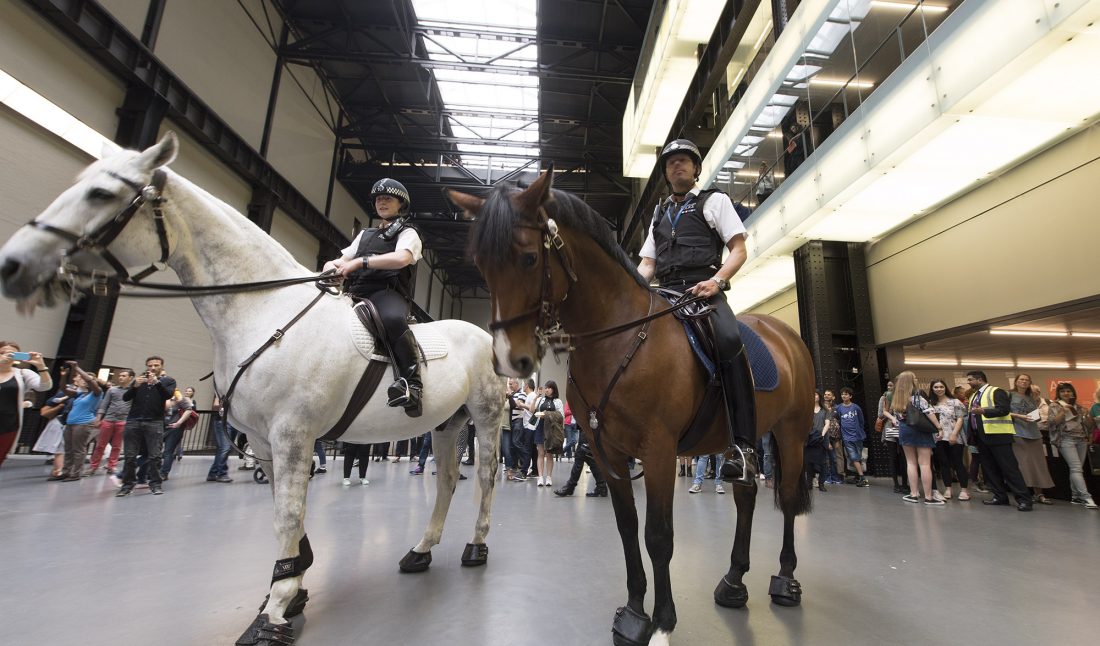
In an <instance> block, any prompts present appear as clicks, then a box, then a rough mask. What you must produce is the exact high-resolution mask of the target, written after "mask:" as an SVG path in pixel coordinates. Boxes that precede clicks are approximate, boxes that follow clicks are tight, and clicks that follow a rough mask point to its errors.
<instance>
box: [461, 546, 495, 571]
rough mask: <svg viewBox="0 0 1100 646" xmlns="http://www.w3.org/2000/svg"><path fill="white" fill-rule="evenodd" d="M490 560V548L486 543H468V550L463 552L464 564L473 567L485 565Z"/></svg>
mask: <svg viewBox="0 0 1100 646" xmlns="http://www.w3.org/2000/svg"><path fill="white" fill-rule="evenodd" d="M488 560H489V546H488V545H486V544H485V543H478V544H474V543H466V549H464V550H462V564H463V565H466V566H470V567H473V566H475V565H485V563H486V562H488Z"/></svg>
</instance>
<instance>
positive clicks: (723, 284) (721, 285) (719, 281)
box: [711, 276, 730, 292]
mask: <svg viewBox="0 0 1100 646" xmlns="http://www.w3.org/2000/svg"><path fill="white" fill-rule="evenodd" d="M711 280H713V281H714V284H716V285H718V289H719V290H721V291H723V292H724V291H728V290H729V288H730V281H728V280H726V279H725V278H719V277H718V276H714V277H713V278H711Z"/></svg>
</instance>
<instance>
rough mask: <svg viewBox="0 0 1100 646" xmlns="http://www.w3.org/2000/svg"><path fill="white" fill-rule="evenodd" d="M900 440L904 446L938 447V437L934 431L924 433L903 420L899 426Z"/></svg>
mask: <svg viewBox="0 0 1100 646" xmlns="http://www.w3.org/2000/svg"><path fill="white" fill-rule="evenodd" d="M899 431H900V432H899V435H898V440H900V441H901V445H902V446H919V447H922V448H926V449H933V448H935V447H936V439H935V436H934V435H933V434H932V433H922V432H921V431H918V430H917V429H915V428H913V427H912V426H909V425H908V424H906V423H905V422H902V423H901V424H900V426H899Z"/></svg>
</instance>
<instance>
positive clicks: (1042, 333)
mask: <svg viewBox="0 0 1100 646" xmlns="http://www.w3.org/2000/svg"><path fill="white" fill-rule="evenodd" d="M989 333H990V334H998V335H1003V336H1069V332H1048V331H1045V330H1007V329H1003V328H1002V329H993V330H990V331H989Z"/></svg>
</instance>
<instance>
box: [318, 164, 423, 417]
mask: <svg viewBox="0 0 1100 646" xmlns="http://www.w3.org/2000/svg"><path fill="white" fill-rule="evenodd" d="M370 197H371V203H372V204H373V205H374V211H375V213H377V214H378V217H380V218H382V225H381V226H379V227H376V228H371V229H363V230H362V231H360V232H359V235H358V236H356V238H355V240H353V241H352V242H351V244H350V245H348V246H347V247H345V248H344V249H343V250H341V252H340V257H339V258H336V259H334V260H330V261H328V262H326V263H325V266H324V269H325V271H328V270H331V269H335V270H336V271H337V272H338V273H339V274H340V275H341V276H343V277H344V278H345V283H344V289H345V291H346V292H347V293H348V294H350V295H351V296H352V297H353V298H356V299H362V300H369V301H370V302H371V303H372V304H373V305H374V307H375V309H376V310H377V311H378V314H379V318H380V319H381V321H382V326H383V327H384V328H385V330H384V333H383V334H382V335H381V336H380V338H379V342H380V343H383V344H385V346H386V351H387V353H388V354H389V355H390V357H391V358H392V359H393V366H394V377H395V381H394V382H393V384H392V385H391V386H390V387H389V390H388V391H387V393H386V394H387V395H388V396H389V401H388V403H389V405H390V406H399V407H402V408H404V409H405V413H406V414H407V415H408V416H409V417H419V416H420V414H421V404H420V397H421V391H422V390H423V385H422V383H421V380H420V362H419V358H418V355H417V344H416V338H415V337H414V336H413V333H412V330H410V329H409V323H408V319H407V317H408V311H409V305H408V297H407V291H406V285H408V283H409V280H408V277H409V275H410V273H411V269H412V267H413V266H415V265H416V263H417V262H418V261H419V260H420V257H421V254H422V249H423V242H422V241H421V239H420V234H419V232H418V231H417V230H416V228H415V227H414V226H413V225H412V223H410V222H409V207H410V206H411V200H410V199H409V192H408V190H406V189H405V186H404V185H403V184H401V182H398V181H397V180H394V179H390V178H384V179H380V180H378V181H377V182H375V183H374V186H373V187H372V188H371V191H370Z"/></svg>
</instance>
